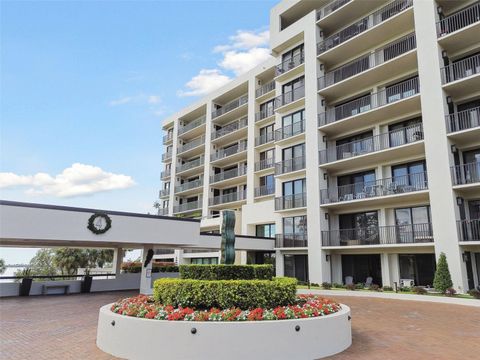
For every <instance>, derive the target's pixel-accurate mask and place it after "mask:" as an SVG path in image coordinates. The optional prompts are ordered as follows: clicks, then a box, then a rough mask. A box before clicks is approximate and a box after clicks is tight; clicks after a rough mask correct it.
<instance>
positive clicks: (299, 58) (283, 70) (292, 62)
mask: <svg viewBox="0 0 480 360" xmlns="http://www.w3.org/2000/svg"><path fill="white" fill-rule="evenodd" d="M304 62H305V55H304V53H303V51H301V52H300V53H299V54H297V55H295V56H293V57H291V58H290V59H287V60H284V61H282V62H281V63H280V64H279V65H277V66H276V67H275V77H276V80H277V81H284V80H285V79H286V77H287V76H288V77H293V76H296V75H298V74H300V73H301V72H302V71H303V69H304V67H303V66H300V65H302V64H303V63H304Z"/></svg>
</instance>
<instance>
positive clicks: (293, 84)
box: [282, 76, 305, 94]
mask: <svg viewBox="0 0 480 360" xmlns="http://www.w3.org/2000/svg"><path fill="white" fill-rule="evenodd" d="M304 83H305V79H304V77H303V76H302V77H299V78H298V79H295V80H293V81H290V82H289V83H286V84H285V85H283V86H282V94H286V93H289V92H291V91H293V90H295V89H298V88H301V87H303V85H304Z"/></svg>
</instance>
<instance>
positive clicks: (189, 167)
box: [176, 156, 204, 176]
mask: <svg viewBox="0 0 480 360" xmlns="http://www.w3.org/2000/svg"><path fill="white" fill-rule="evenodd" d="M203 164H204V158H203V156H201V157H199V158H198V159H195V160H192V161H188V162H186V163H185V164H181V165H177V167H176V171H177V175H180V174H182V175H183V176H187V174H186V173H187V172H188V173H189V174H192V173H194V172H195V170H196V169H197V168H198V167H200V166H202V167H203Z"/></svg>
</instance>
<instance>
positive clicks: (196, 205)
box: [173, 201, 202, 213]
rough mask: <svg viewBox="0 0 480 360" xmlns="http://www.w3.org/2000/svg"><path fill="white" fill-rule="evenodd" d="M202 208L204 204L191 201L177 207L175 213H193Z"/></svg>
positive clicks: (174, 208)
mask: <svg viewBox="0 0 480 360" xmlns="http://www.w3.org/2000/svg"><path fill="white" fill-rule="evenodd" d="M201 207H202V202H201V201H190V202H187V203H183V204H180V205H176V206H174V207H173V212H174V213H180V212H185V211H193V210H198V209H201Z"/></svg>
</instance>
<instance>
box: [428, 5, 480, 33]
mask: <svg viewBox="0 0 480 360" xmlns="http://www.w3.org/2000/svg"><path fill="white" fill-rule="evenodd" d="M478 21H480V2H478V1H477V2H476V3H474V4H473V5H471V6H469V7H467V8H465V9H463V10H461V11H459V12H457V13H455V14H452V15H450V16H447V17H446V18H445V19H442V20H440V21H439V22H437V36H438V37H441V36H445V35H448V34H451V33H453V32H455V31H457V30H460V29H463V28H464V27H467V26H469V25H471V24H474V23H476V22H478Z"/></svg>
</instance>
